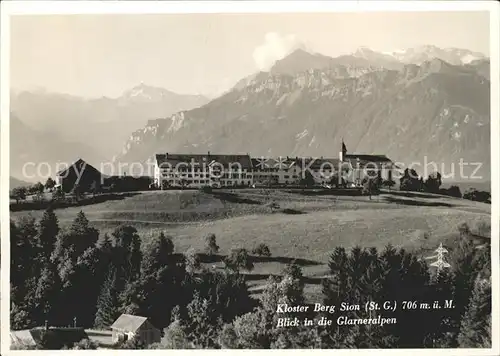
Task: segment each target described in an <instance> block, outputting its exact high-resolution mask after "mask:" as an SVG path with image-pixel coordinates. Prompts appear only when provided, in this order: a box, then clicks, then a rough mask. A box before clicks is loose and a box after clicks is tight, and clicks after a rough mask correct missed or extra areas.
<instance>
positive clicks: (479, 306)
mask: <svg viewBox="0 0 500 356" xmlns="http://www.w3.org/2000/svg"><path fill="white" fill-rule="evenodd" d="M489 318H491V280H490V279H483V278H481V277H478V278H477V279H476V281H475V284H474V290H473V292H472V297H471V300H470V302H469V305H468V307H467V310H466V312H465V314H464V317H463V318H462V323H461V327H460V334H459V335H458V344H459V346H460V347H465V348H479V347H491V342H492V340H491V339H489V338H488V337H485V336H487V335H488V333H491V330H488V329H489V327H491V325H488V319H489ZM490 322H491V321H490Z"/></svg>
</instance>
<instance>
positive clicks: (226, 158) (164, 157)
mask: <svg viewBox="0 0 500 356" xmlns="http://www.w3.org/2000/svg"><path fill="white" fill-rule="evenodd" d="M155 161H156V164H157V165H158V166H159V167H160V166H162V165H164V166H168V165H170V166H171V167H175V166H177V165H178V164H183V165H184V167H183V168H188V167H189V166H185V165H186V164H187V165H190V164H191V162H194V163H195V164H196V165H195V166H194V167H193V168H203V164H205V165H206V166H207V167H208V165H209V164H210V163H211V162H217V163H219V164H222V165H223V166H224V167H225V168H228V167H229V165H230V164H233V168H236V167H235V165H237V164H239V165H240V166H241V168H242V169H251V168H252V161H251V159H250V156H249V155H222V154H215V155H214V154H177V153H165V154H156V155H155Z"/></svg>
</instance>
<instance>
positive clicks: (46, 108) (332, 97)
mask: <svg viewBox="0 0 500 356" xmlns="http://www.w3.org/2000/svg"><path fill="white" fill-rule="evenodd" d="M489 93H490V82H489V58H487V57H486V56H484V55H482V54H479V53H475V52H472V51H469V50H464V49H455V48H451V49H440V48H438V47H435V46H422V47H419V48H414V49H408V50H405V51H394V52H391V53H380V52H376V51H373V50H370V49H368V48H366V47H362V48H360V49H358V50H357V51H356V52H354V53H352V54H350V55H343V56H340V57H335V58H333V57H328V56H325V55H322V54H318V53H310V52H307V51H304V50H296V51H294V52H293V53H291V54H289V55H288V56H286V57H285V58H283V59H281V60H279V61H277V62H276V63H275V64H274V66H273V67H272V68H271V69H270V70H269V71H268V72H257V73H254V74H251V75H249V76H248V77H246V78H242V79H241V80H240V81H239V82H238V83H236V85H235V86H234V87H232V88H231V89H230V90H228V91H227V92H226V93H224V94H223V95H221V96H220V97H217V98H215V99H213V100H209V99H207V98H203V97H198V96H176V94H173V93H171V92H169V91H165V90H162V89H161V88H151V87H148V86H145V85H140V86H137V87H135V88H133V89H131V90H129V91H127V92H125V93H124V94H123V95H122V96H121V97H120V98H117V99H109V98H101V99H93V100H83V99H81V98H75V97H69V96H63V95H59V94H49V93H41V94H40V93H32V92H31V93H26V92H25V93H20V94H17V95H15V96H14V97H13V99H12V100H11V110H13V111H14V112H15V113H16V114H17V116H18V117H19V118H20V120H22V121H23V122H24V123H26V125H27V126H30V127H31V128H33V129H34V130H36V131H37V132H56V133H57V134H58V135H59V136H58V137H63V138H64V140H63V142H66V143H68V142H71V141H73V142H75V143H76V144H74V145H73V146H72V147H68V148H67V150H68V155H69V156H71V157H73V160H75V159H76V158H78V157H82V158H84V159H86V160H88V161H89V162H91V161H92V160H99V159H101V158H100V157H103V156H104V157H106V158H107V159H109V157H113V156H115V155H116V154H117V156H116V157H115V158H116V161H117V162H127V163H132V162H145V161H146V160H147V159H148V158H151V157H152V156H153V155H154V154H155V153H158V152H174V151H175V152H186V153H204V152H207V151H211V152H213V153H250V154H252V155H255V156H259V155H283V156H287V155H288V156H296V155H297V156H299V155H300V156H302V155H307V156H333V157H337V156H338V151H339V148H340V143H341V141H342V138H343V139H344V141H345V143H346V145H347V148H348V151H350V152H357V153H367V154H385V155H387V156H388V157H390V158H391V159H393V160H394V161H398V162H402V163H404V164H409V163H411V162H420V163H423V160H424V157H427V160H428V161H436V162H440V163H443V164H445V165H446V166H445V167H444V171H445V172H449V170H450V164H451V163H456V162H458V161H459V160H460V159H463V160H465V161H469V162H471V161H472V162H476V161H477V162H482V163H483V167H482V170H481V174H483V175H484V176H486V177H485V178H487V177H489V172H490V169H489V166H490V164H489V161H490V96H489ZM167 98H168V99H167ZM170 98H172V99H171V100H170ZM167 103H168V104H167ZM175 105H177V106H175ZM141 126H142V128H140V129H138V128H139V127H141ZM11 130H12V127H11ZM111 136H112V137H111ZM11 137H12V136H11ZM15 137H22V136H15ZM61 140H62V138H61ZM79 144H82V145H83V146H79ZM63 145H64V144H63ZM67 146H71V144H68V145H67ZM89 146H91V148H90V147H89ZM63 147H66V146H63ZM18 149H20V148H18ZM26 149H29V148H26ZM120 151H121V152H120ZM12 154H13V153H12V149H11V157H12ZM14 154H16V153H15V152H14ZM44 155H45V154H44ZM46 155H54V153H53V152H47V153H46ZM90 156H92V157H90ZM87 157H88V158H87ZM11 162H12V158H11ZM417 170H418V169H417ZM440 170H441V171H443V169H441V168H440ZM455 178H456V177H455Z"/></svg>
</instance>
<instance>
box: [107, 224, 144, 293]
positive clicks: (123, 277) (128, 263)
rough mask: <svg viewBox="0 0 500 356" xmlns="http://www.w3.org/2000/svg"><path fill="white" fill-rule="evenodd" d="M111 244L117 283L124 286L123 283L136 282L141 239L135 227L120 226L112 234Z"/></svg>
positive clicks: (139, 262) (139, 265)
mask: <svg viewBox="0 0 500 356" xmlns="http://www.w3.org/2000/svg"><path fill="white" fill-rule="evenodd" d="M111 243H112V245H113V251H114V253H113V260H112V263H113V265H114V266H115V267H116V268H117V279H118V283H119V285H120V286H124V284H125V283H127V282H128V281H133V280H136V279H137V278H138V277H139V275H140V270H141V259H142V252H141V238H140V237H139V235H138V234H137V229H136V228H135V227H133V226H130V225H121V226H119V227H117V228H116V229H115V230H114V231H113V232H112V234H111ZM120 289H122V288H121V287H120Z"/></svg>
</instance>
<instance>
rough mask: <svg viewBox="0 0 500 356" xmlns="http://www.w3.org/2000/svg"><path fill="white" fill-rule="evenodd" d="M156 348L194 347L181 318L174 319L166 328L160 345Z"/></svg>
mask: <svg viewBox="0 0 500 356" xmlns="http://www.w3.org/2000/svg"><path fill="white" fill-rule="evenodd" d="M156 348H159V349H160V348H161V349H192V348H194V346H193V344H192V343H191V342H190V341H189V339H188V336H187V335H186V332H185V331H184V328H183V327H182V325H181V322H180V320H178V319H176V320H174V321H173V322H172V323H171V324H170V325H169V326H168V327H167V328H166V329H165V336H164V337H163V338H162V340H161V343H160V345H158V346H157V347H156Z"/></svg>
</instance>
